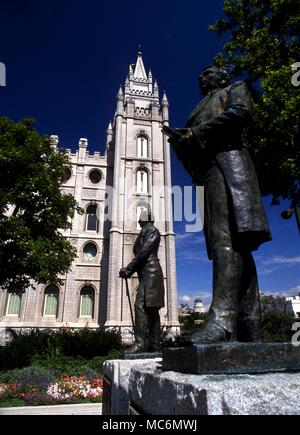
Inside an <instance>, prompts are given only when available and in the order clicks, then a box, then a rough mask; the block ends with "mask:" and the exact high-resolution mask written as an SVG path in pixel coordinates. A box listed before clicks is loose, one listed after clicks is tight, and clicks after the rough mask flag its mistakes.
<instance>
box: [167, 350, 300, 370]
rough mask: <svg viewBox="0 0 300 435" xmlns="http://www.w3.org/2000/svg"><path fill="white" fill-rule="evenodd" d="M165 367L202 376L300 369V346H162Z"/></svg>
mask: <svg viewBox="0 0 300 435" xmlns="http://www.w3.org/2000/svg"><path fill="white" fill-rule="evenodd" d="M163 370H165V371H176V372H180V373H191V374H199V375H204V374H221V373H227V374H234V373H237V374H238V373H239V374H242V373H268V372H281V371H282V372H283V371H300V347H295V346H293V345H292V344H291V343H239V342H236V343H224V344H223V343H219V344H209V345H207V344H199V345H198V344H197V345H192V346H187V347H182V348H168V349H163Z"/></svg>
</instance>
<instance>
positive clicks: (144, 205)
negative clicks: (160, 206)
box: [136, 202, 150, 230]
mask: <svg viewBox="0 0 300 435" xmlns="http://www.w3.org/2000/svg"><path fill="white" fill-rule="evenodd" d="M142 211H147V212H148V213H149V212H150V205H149V204H148V203H147V202H140V203H139V204H138V206H137V208H136V227H137V229H138V230H140V229H141V227H140V224H139V220H140V216H141V213H142Z"/></svg>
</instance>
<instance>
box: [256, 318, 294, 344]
mask: <svg viewBox="0 0 300 435" xmlns="http://www.w3.org/2000/svg"><path fill="white" fill-rule="evenodd" d="M294 322H295V318H294V316H293V315H292V314H289V313H280V312H270V313H266V314H264V316H263V318H262V324H261V333H262V339H263V341H265V342H288V341H291V339H292V335H293V332H292V325H293V323H294Z"/></svg>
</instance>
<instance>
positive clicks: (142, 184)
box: [136, 169, 148, 193]
mask: <svg viewBox="0 0 300 435" xmlns="http://www.w3.org/2000/svg"><path fill="white" fill-rule="evenodd" d="M136 190H137V193H148V172H147V171H146V170H145V169H138V171H137V173H136Z"/></svg>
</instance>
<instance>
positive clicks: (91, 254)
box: [83, 243, 97, 260]
mask: <svg viewBox="0 0 300 435" xmlns="http://www.w3.org/2000/svg"><path fill="white" fill-rule="evenodd" d="M96 255H97V246H96V245H95V244H94V243H87V244H86V245H85V247H84V248H83V256H84V258H85V259H86V260H93V259H94V258H95V257H96Z"/></svg>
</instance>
